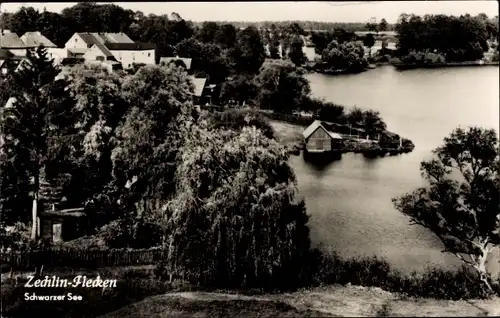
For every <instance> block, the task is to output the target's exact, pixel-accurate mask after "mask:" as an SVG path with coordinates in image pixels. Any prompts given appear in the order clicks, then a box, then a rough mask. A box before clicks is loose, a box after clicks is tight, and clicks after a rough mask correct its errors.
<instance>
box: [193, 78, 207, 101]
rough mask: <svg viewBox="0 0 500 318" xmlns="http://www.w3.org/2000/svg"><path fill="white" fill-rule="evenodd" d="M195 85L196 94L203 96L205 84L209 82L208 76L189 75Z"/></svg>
mask: <svg viewBox="0 0 500 318" xmlns="http://www.w3.org/2000/svg"><path fill="white" fill-rule="evenodd" d="M189 78H190V79H191V81H192V82H193V85H194V96H197V97H201V95H202V94H203V90H204V89H205V85H206V83H207V79H206V78H196V77H194V76H190V77H189Z"/></svg>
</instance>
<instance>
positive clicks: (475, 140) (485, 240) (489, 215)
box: [393, 127, 500, 290]
mask: <svg viewBox="0 0 500 318" xmlns="http://www.w3.org/2000/svg"><path fill="white" fill-rule="evenodd" d="M434 154H435V155H436V157H435V158H434V159H431V160H429V161H424V162H422V163H421V166H420V170H421V173H422V176H423V178H424V179H425V180H426V181H427V182H428V183H429V185H428V186H427V187H421V188H418V189H416V190H414V191H413V192H410V193H407V194H405V195H403V196H401V197H398V198H394V199H393V203H394V205H395V207H396V208H397V209H398V210H399V211H400V212H402V213H403V214H405V215H407V216H409V217H410V219H411V223H412V224H418V225H421V226H423V227H425V228H427V229H429V230H431V231H432V232H433V233H434V234H436V235H437V237H439V239H440V240H441V241H442V243H443V244H444V247H445V250H444V251H445V252H448V253H451V254H454V255H455V256H456V257H458V258H459V259H460V260H462V261H463V262H464V263H465V264H467V265H468V266H470V267H471V268H473V269H475V271H476V272H477V273H478V274H479V277H480V279H481V281H482V282H483V283H484V285H485V286H486V287H487V289H488V290H492V287H491V282H492V278H491V276H490V275H489V274H488V272H487V270H486V266H485V265H486V259H487V257H488V254H489V252H490V251H491V250H492V248H494V247H498V246H499V244H500V208H499V206H500V177H499V168H500V164H499V150H498V139H497V135H496V132H495V131H494V130H487V129H482V128H477V127H471V128H468V129H467V130H464V129H461V128H458V129H455V130H454V131H453V132H452V133H451V134H450V136H449V137H446V138H445V139H444V144H443V145H442V146H440V147H438V148H437V149H435V150H434Z"/></svg>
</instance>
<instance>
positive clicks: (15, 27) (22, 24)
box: [8, 7, 40, 36]
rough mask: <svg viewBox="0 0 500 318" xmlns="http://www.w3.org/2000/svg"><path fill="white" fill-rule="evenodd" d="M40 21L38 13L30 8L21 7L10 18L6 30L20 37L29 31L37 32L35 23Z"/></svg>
mask: <svg viewBox="0 0 500 318" xmlns="http://www.w3.org/2000/svg"><path fill="white" fill-rule="evenodd" d="M38 19H40V12H39V11H38V10H35V9H33V8H32V7H21V8H20V9H19V10H18V11H17V12H15V13H14V14H13V15H12V17H11V18H10V21H9V22H10V23H9V25H8V28H9V29H10V31H11V32H14V33H16V34H19V36H22V35H23V34H24V33H26V32H29V31H39V30H38V25H37V21H38Z"/></svg>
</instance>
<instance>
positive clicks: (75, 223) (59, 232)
mask: <svg viewBox="0 0 500 318" xmlns="http://www.w3.org/2000/svg"><path fill="white" fill-rule="evenodd" d="M38 224H39V229H38V231H39V235H40V237H43V238H49V239H51V240H52V241H53V242H63V241H70V240H73V239H76V238H78V237H81V236H84V235H86V230H87V228H88V224H87V218H86V215H85V213H84V209H83V208H76V209H65V210H58V211H56V210H54V209H53V210H48V211H44V212H42V213H41V214H40V216H39V223H38Z"/></svg>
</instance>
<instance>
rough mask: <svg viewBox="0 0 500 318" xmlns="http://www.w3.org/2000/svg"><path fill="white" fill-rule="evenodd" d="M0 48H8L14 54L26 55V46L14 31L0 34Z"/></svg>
mask: <svg viewBox="0 0 500 318" xmlns="http://www.w3.org/2000/svg"><path fill="white" fill-rule="evenodd" d="M0 49H6V50H9V51H10V52H11V53H12V54H13V55H15V56H26V50H27V49H28V47H27V46H26V44H25V43H24V42H23V41H22V40H21V39H20V38H19V36H18V35H17V34H16V33H4V34H0Z"/></svg>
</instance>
